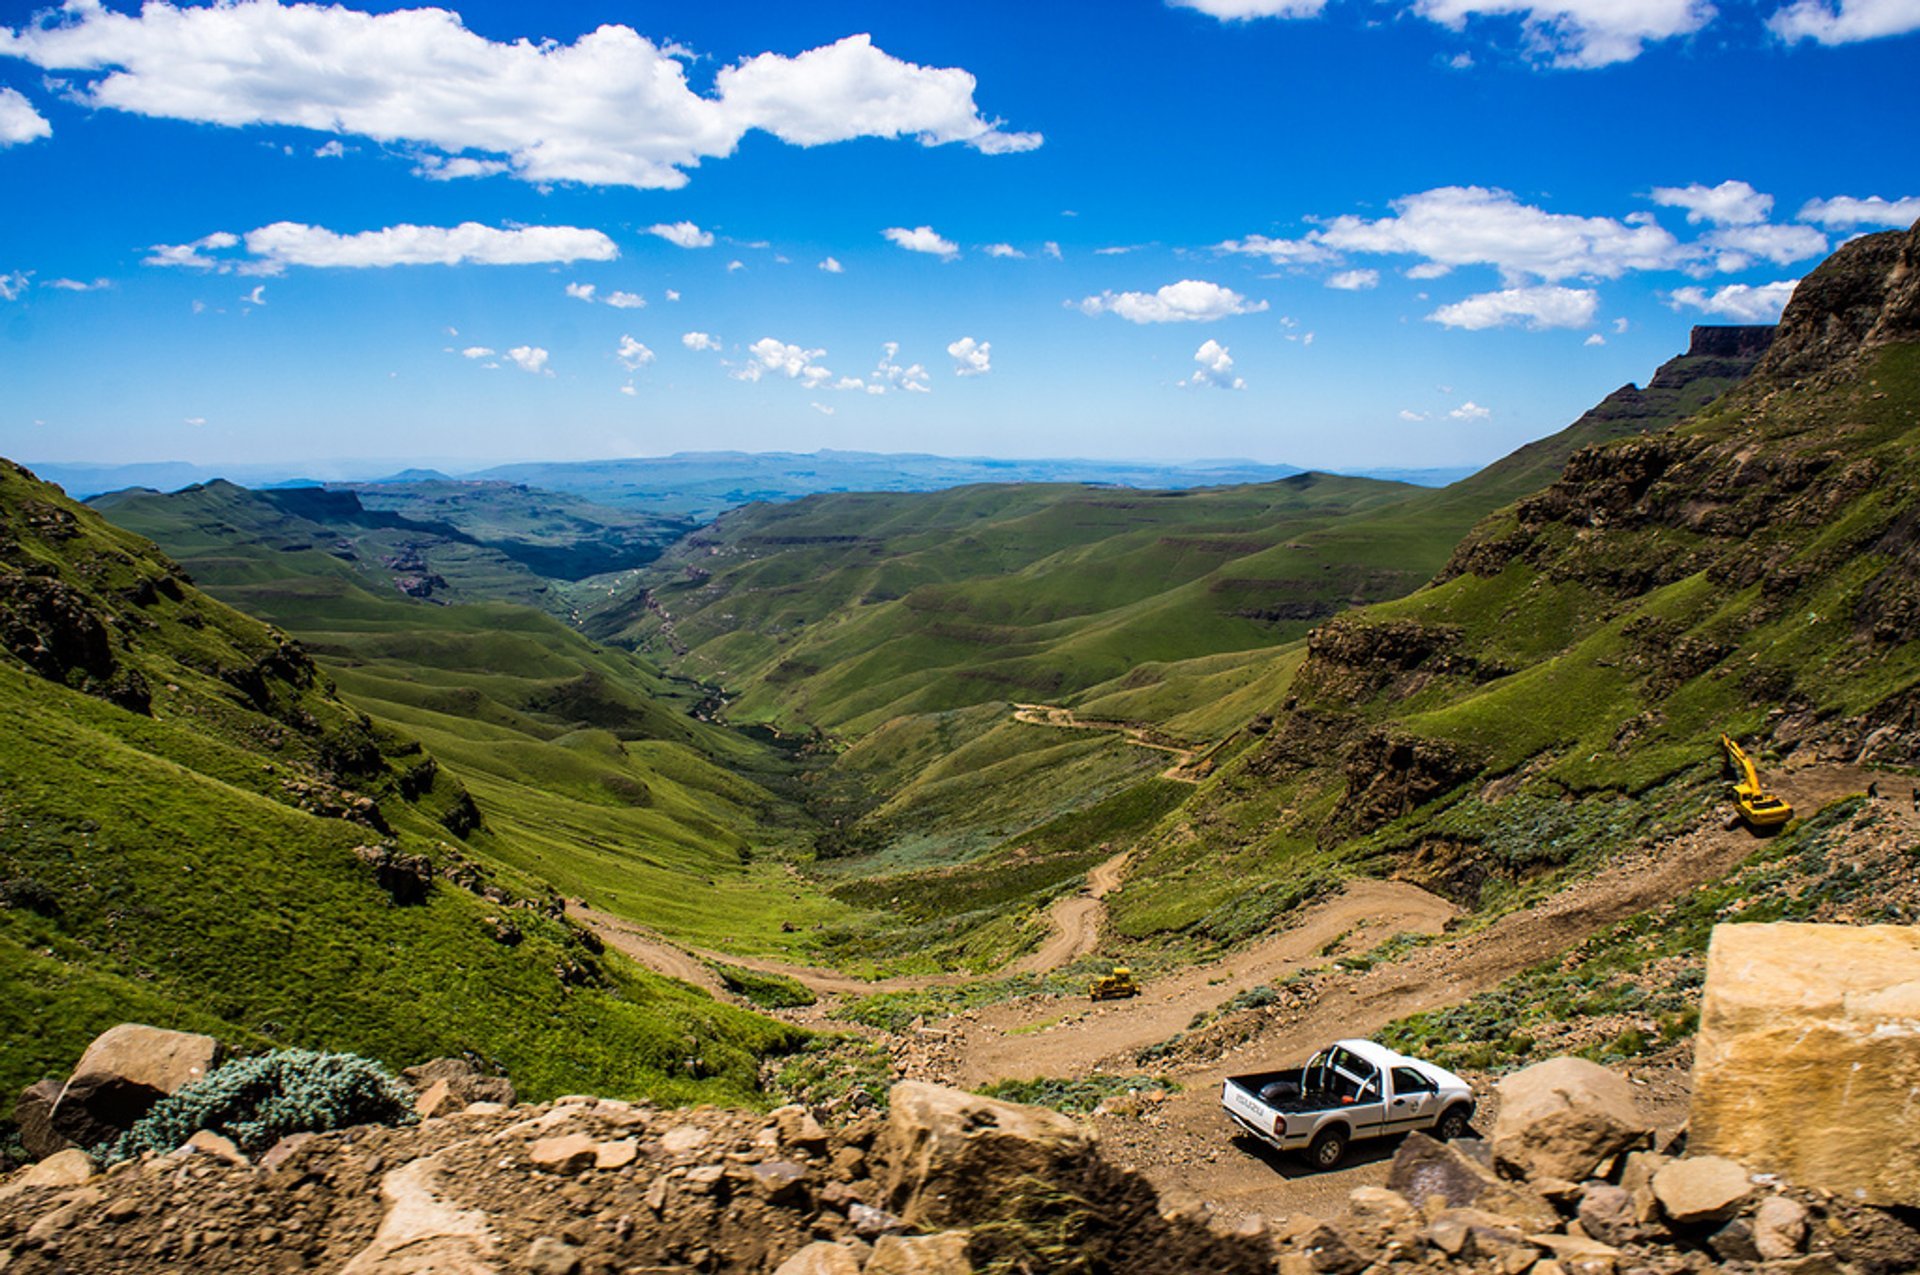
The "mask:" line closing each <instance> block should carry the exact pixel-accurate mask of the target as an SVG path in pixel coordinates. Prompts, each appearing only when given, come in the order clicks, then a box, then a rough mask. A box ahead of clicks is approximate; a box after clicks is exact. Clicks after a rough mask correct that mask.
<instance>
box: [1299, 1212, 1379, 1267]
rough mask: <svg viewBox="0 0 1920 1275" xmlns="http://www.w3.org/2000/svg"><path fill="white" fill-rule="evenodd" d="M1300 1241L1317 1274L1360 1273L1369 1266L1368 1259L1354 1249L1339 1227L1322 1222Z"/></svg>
mask: <svg viewBox="0 0 1920 1275" xmlns="http://www.w3.org/2000/svg"><path fill="white" fill-rule="evenodd" d="M1300 1243H1301V1245H1302V1247H1303V1248H1304V1249H1305V1250H1306V1257H1307V1260H1308V1261H1309V1262H1310V1263H1311V1264H1312V1269H1313V1270H1314V1271H1315V1272H1316V1275H1359V1272H1361V1271H1363V1270H1365V1269H1366V1268H1367V1265H1368V1263H1367V1259H1366V1258H1364V1257H1362V1256H1361V1255H1360V1254H1359V1252H1357V1251H1356V1250H1355V1249H1354V1246H1353V1245H1352V1244H1351V1243H1349V1242H1348V1240H1347V1237H1346V1236H1345V1235H1344V1234H1342V1233H1341V1231H1340V1229H1339V1228H1338V1227H1333V1226H1328V1225H1326V1224H1325V1223H1322V1224H1321V1225H1319V1226H1317V1227H1315V1228H1314V1229H1313V1230H1312V1231H1311V1232H1309V1233H1308V1234H1307V1235H1306V1236H1305V1237H1303V1238H1302V1239H1301V1240H1300Z"/></svg>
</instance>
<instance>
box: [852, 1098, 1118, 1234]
mask: <svg viewBox="0 0 1920 1275" xmlns="http://www.w3.org/2000/svg"><path fill="white" fill-rule="evenodd" d="M889 1105H890V1108H891V1113H890V1115H889V1118H888V1121H887V1127H886V1130H885V1131H884V1132H883V1133H882V1134H881V1138H880V1143H879V1145H878V1146H877V1147H876V1150H877V1151H878V1153H879V1155H880V1157H881V1159H882V1160H883V1161H884V1162H885V1164H886V1166H887V1167H886V1176H885V1178H884V1181H885V1183H886V1199H887V1206H888V1207H889V1208H890V1209H892V1210H893V1211H894V1212H895V1213H898V1214H899V1215H900V1216H901V1217H902V1218H903V1219H905V1220H906V1221H907V1222H908V1223H910V1224H912V1225H914V1226H921V1227H937V1226H944V1225H948V1224H959V1225H964V1224H965V1223H966V1222H967V1221H969V1220H970V1219H973V1218H978V1217H982V1216H990V1215H992V1213H993V1211H994V1205H995V1203H996V1202H998V1201H999V1200H1000V1199H1002V1198H1003V1197H1005V1196H1006V1195H1007V1194H1008V1193H1009V1192H1013V1191H1017V1190H1019V1189H1020V1183H1021V1179H1028V1180H1035V1179H1037V1180H1039V1181H1042V1182H1046V1181H1059V1180H1061V1179H1068V1178H1073V1177H1077V1176H1078V1175H1079V1174H1080V1172H1081V1171H1082V1170H1083V1168H1084V1164H1083V1161H1084V1160H1085V1158H1086V1156H1087V1154H1088V1152H1089V1151H1090V1150H1091V1149H1092V1147H1093V1136H1092V1134H1091V1133H1090V1132H1088V1131H1087V1130H1085V1129H1082V1128H1081V1127H1080V1126H1079V1125H1077V1124H1075V1123H1074V1122H1073V1121H1071V1120H1069V1119H1067V1117H1065V1116H1063V1115H1061V1114H1059V1113H1058V1112H1055V1111H1048V1110H1046V1109H1044V1108H1041V1107H1024V1106H1020V1105H1018V1104H1016V1103H1011V1102H999V1101H996V1100H995V1099H992V1098H983V1097H981V1096H979V1095H978V1094H970V1093H964V1092H962V1091H960V1090H958V1089H946V1088H942V1087H941V1086H939V1085H929V1084H923V1083H921V1082H919V1081H913V1080H907V1081H902V1082H901V1083H899V1084H897V1085H895V1086H894V1087H893V1090H892V1093H891V1095H890V1097H889Z"/></svg>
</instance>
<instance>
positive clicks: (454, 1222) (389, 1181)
mask: <svg viewBox="0 0 1920 1275" xmlns="http://www.w3.org/2000/svg"><path fill="white" fill-rule="evenodd" d="M439 1181H440V1164H439V1161H438V1160H437V1159H435V1158H434V1157H431V1156H429V1157H427V1158H425V1159H421V1160H414V1161H411V1162H409V1163H407V1164H405V1165H402V1166H401V1167H400V1168H398V1169H395V1170H394V1171H393V1172H391V1173H389V1174H387V1175H386V1177H385V1178H383V1179H381V1182H380V1194H381V1196H382V1197H383V1198H385V1199H386V1201H387V1203H388V1208H387V1212H386V1216H385V1217H383V1218H381V1219H380V1229H379V1230H378V1231H377V1232H376V1233H375V1234H374V1237H373V1241H372V1243H370V1244H368V1245H367V1246H366V1247H365V1248H364V1249H362V1250H360V1252H359V1253H357V1254H356V1255H355V1256H354V1258H353V1260H351V1261H349V1262H348V1263H347V1264H346V1265H345V1266H344V1267H342V1268H341V1270H340V1275H402V1273H403V1272H404V1273H408V1275H428V1273H429V1272H431V1275H495V1267H494V1264H493V1263H492V1262H491V1261H490V1260H489V1259H490V1258H491V1257H492V1255H493V1252H494V1249H495V1247H496V1246H497V1242H496V1241H495V1239H494V1236H493V1231H492V1229H491V1228H490V1227H489V1226H488V1225H487V1216H486V1214H484V1213H482V1212H480V1211H478V1210H477V1209H460V1208H456V1207H454V1206H453V1205H452V1204H449V1203H448V1202H447V1201H445V1200H443V1199H441V1198H440V1195H439Z"/></svg>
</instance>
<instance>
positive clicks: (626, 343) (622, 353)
mask: <svg viewBox="0 0 1920 1275" xmlns="http://www.w3.org/2000/svg"><path fill="white" fill-rule="evenodd" d="M613 354H614V357H615V358H617V359H619V360H620V365H621V366H622V367H624V368H626V369H627V371H629V372H638V371H639V370H640V369H641V368H643V367H645V366H646V365H647V364H649V363H651V362H653V360H654V353H653V351H652V350H649V349H648V348H647V347H646V346H644V345H642V344H640V342H638V341H636V340H634V339H633V338H632V337H630V336H628V335H626V334H625V333H621V335H620V344H619V346H618V348H616V349H615V350H614V352H613Z"/></svg>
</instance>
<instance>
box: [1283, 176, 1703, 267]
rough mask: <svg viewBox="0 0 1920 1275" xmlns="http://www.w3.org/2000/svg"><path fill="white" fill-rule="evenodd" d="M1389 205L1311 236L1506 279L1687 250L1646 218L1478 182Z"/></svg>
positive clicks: (1668, 257)
mask: <svg viewBox="0 0 1920 1275" xmlns="http://www.w3.org/2000/svg"><path fill="white" fill-rule="evenodd" d="M1392 207H1393V212H1394V215H1393V216H1391V217H1381V218H1378V219H1374V220H1368V219H1366V218H1364V217H1357V216H1353V215H1351V214H1348V215H1346V216H1341V217H1335V218H1334V219H1332V220H1331V221H1329V222H1328V223H1327V224H1326V226H1325V227H1323V228H1322V229H1321V230H1319V231H1316V232H1315V233H1314V235H1313V239H1314V241H1315V242H1316V243H1318V244H1320V245H1324V246H1325V247H1329V248H1337V249H1339V250H1341V251H1344V252H1365V253H1405V254H1409V255H1414V256H1420V257H1425V258H1426V259H1427V260H1428V261H1429V262H1430V263H1432V264H1434V265H1437V266H1446V267H1455V266H1470V265H1490V266H1493V267H1495V268H1496V269H1498V270H1499V271H1500V272H1501V273H1502V274H1503V275H1505V276H1507V281H1508V282H1509V283H1516V282H1519V281H1520V280H1521V279H1524V278H1527V277H1534V278H1539V279H1545V280H1548V281H1549V282H1557V281H1559V280H1561V279H1566V278H1570V277H1573V276H1576V275H1579V276H1591V277H1596V278H1602V279H1614V278H1618V277H1619V276H1620V275H1621V274H1623V273H1625V272H1626V271H1628V270H1656V269H1663V268H1668V267H1671V266H1674V265H1677V264H1679V263H1680V262H1681V261H1682V260H1684V258H1685V257H1686V250H1685V249H1684V248H1683V247H1682V245H1681V244H1680V243H1679V242H1678V241H1677V240H1676V239H1674V237H1673V236H1672V235H1671V234H1669V233H1668V232H1667V231H1665V230H1663V229H1661V228H1660V227H1659V226H1657V225H1655V224H1653V222H1652V221H1651V220H1650V219H1649V220H1646V221H1637V222H1636V221H1616V220H1614V219H1613V218H1611V217H1582V216H1578V215H1575V214H1571V213H1552V212H1547V211H1546V210H1545V209H1541V208H1535V207H1533V206H1532V205H1530V204H1523V203H1521V202H1520V201H1519V200H1517V199H1515V198H1514V197H1513V196H1512V195H1511V194H1509V193H1508V192H1506V191H1504V190H1496V189H1490V188H1487V187H1482V186H1442V187H1439V188H1437V189H1434V190H1428V191H1423V192H1421V193H1420V194H1417V195H1408V196H1405V197H1404V198H1401V199H1396V200H1394V201H1393V204H1392ZM1422 277H1432V276H1431V275H1425V276H1422Z"/></svg>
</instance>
